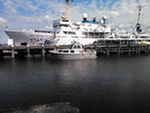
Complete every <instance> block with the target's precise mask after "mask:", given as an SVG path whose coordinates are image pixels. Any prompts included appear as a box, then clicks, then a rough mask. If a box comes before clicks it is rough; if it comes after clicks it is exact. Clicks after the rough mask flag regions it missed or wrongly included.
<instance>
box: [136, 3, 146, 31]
mask: <svg viewBox="0 0 150 113" xmlns="http://www.w3.org/2000/svg"><path fill="white" fill-rule="evenodd" d="M144 6H145V5H143V6H141V5H139V6H137V7H138V8H139V14H138V21H137V24H136V31H137V32H138V33H140V32H141V31H142V30H141V25H140V18H141V10H142V8H143V7H144Z"/></svg>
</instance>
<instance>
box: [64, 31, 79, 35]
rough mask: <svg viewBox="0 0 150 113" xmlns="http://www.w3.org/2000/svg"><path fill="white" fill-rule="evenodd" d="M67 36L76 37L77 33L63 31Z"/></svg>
mask: <svg viewBox="0 0 150 113" xmlns="http://www.w3.org/2000/svg"><path fill="white" fill-rule="evenodd" d="M63 32H64V33H65V34H69V35H75V34H76V33H75V32H72V31H63Z"/></svg>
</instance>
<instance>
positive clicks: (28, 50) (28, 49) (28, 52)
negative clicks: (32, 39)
mask: <svg viewBox="0 0 150 113" xmlns="http://www.w3.org/2000/svg"><path fill="white" fill-rule="evenodd" d="M27 54H28V55H27V56H28V58H30V48H29V45H27Z"/></svg>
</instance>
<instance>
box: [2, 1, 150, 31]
mask: <svg viewBox="0 0 150 113" xmlns="http://www.w3.org/2000/svg"><path fill="white" fill-rule="evenodd" d="M3 2H4V3H3V5H4V6H5V8H3V9H2V11H3V12H5V13H2V17H5V18H6V19H7V20H9V23H10V24H11V23H13V24H14V25H15V24H16V25H15V26H16V28H18V29H21V28H22V27H23V25H24V26H28V27H29V26H32V28H33V26H34V25H35V27H37V26H42V27H43V28H44V27H45V26H47V24H48V25H50V24H52V23H53V22H52V21H53V20H55V19H59V18H60V16H61V13H62V12H63V11H65V10H66V9H65V7H66V4H65V1H64V0H54V1H52V0H50V1H47V0H42V1H41V0H33V1H30V0H26V2H24V1H23V0H3ZM139 4H142V5H143V4H146V6H145V7H144V8H143V9H142V16H141V20H140V22H141V24H142V25H143V26H146V25H148V24H149V23H150V21H149V18H150V14H149V10H150V0H138V1H137V0H117V1H116V2H112V1H111V0H107V1H106V2H104V0H91V1H90V2H89V1H86V0H85V1H83V2H82V1H81V2H76V1H74V3H73V4H70V7H69V19H70V20H71V21H73V22H76V21H82V14H84V13H87V14H88V20H92V19H93V18H94V17H97V21H100V19H101V18H102V16H104V15H105V16H107V20H106V22H107V23H108V24H110V25H111V27H114V26H115V25H118V24H122V25H124V26H127V25H128V26H130V25H131V24H133V25H136V23H137V16H138V9H137V6H138V5H139ZM19 24H21V25H19ZM27 24H28V25H27ZM19 26H22V27H19Z"/></svg>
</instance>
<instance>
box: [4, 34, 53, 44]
mask: <svg viewBox="0 0 150 113" xmlns="http://www.w3.org/2000/svg"><path fill="white" fill-rule="evenodd" d="M5 33H6V34H7V35H8V36H9V38H10V39H13V42H14V44H15V45H17V46H19V45H21V43H26V44H27V45H35V44H40V43H44V41H45V40H46V39H48V40H50V39H52V37H53V36H52V34H51V33H36V32H23V31H5Z"/></svg>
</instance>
